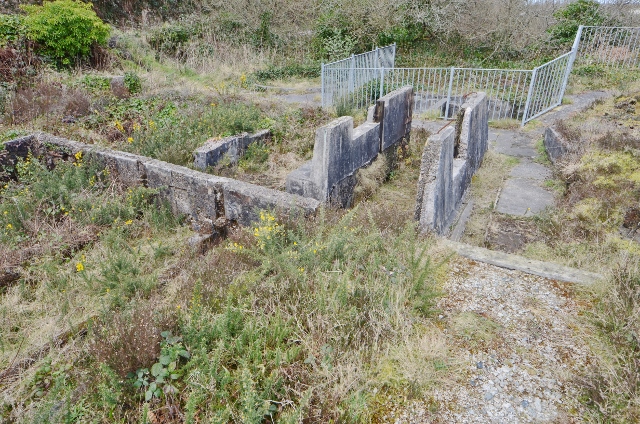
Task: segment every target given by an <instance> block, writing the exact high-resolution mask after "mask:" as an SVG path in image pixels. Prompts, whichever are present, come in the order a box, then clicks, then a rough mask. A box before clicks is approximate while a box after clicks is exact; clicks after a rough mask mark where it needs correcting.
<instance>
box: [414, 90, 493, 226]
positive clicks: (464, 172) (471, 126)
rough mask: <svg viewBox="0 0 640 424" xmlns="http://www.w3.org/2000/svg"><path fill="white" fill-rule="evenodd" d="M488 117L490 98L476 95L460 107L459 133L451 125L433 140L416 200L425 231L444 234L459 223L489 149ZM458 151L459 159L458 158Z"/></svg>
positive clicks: (419, 180) (469, 97)
mask: <svg viewBox="0 0 640 424" xmlns="http://www.w3.org/2000/svg"><path fill="white" fill-rule="evenodd" d="M488 118H489V114H488V109H487V97H486V95H485V94H484V93H475V94H472V95H470V96H468V97H467V101H466V102H465V103H464V104H463V105H462V106H461V108H460V114H459V117H458V125H459V132H458V129H457V128H456V127H455V126H448V127H445V128H443V129H442V130H440V132H439V133H438V134H436V135H435V136H431V137H429V140H428V142H427V145H426V146H425V149H424V151H423V156H422V163H421V167H420V177H419V179H418V194H417V198H416V211H415V217H416V219H417V220H418V221H419V223H420V229H421V231H423V232H427V231H431V230H433V231H435V232H436V233H438V234H443V233H445V232H446V231H447V230H448V227H449V226H450V225H451V224H452V223H453V221H454V220H455V216H456V210H457V209H458V208H459V206H460V204H461V203H462V199H463V198H464V194H465V192H466V190H467V188H468V187H469V185H470V184H471V178H472V177H473V174H474V173H475V171H476V170H477V169H478V168H479V167H480V165H481V163H482V160H483V158H484V154H485V152H486V151H487V149H488V146H489V143H488V138H489V137H488V131H489V127H488ZM449 139H451V140H452V141H451V143H452V145H451V149H449V147H450V146H449V144H450V141H449ZM456 144H457V146H458V148H457V149H456V148H455V147H456ZM456 150H457V154H458V157H457V158H455V159H454V152H455V151H456Z"/></svg>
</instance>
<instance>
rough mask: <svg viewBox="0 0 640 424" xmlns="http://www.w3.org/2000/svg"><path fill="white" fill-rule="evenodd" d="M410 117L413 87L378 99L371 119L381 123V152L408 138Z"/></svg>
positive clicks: (395, 91) (411, 115)
mask: <svg viewBox="0 0 640 424" xmlns="http://www.w3.org/2000/svg"><path fill="white" fill-rule="evenodd" d="M412 117H413V87H411V86H406V87H402V88H400V89H398V90H394V91H392V92H391V93H389V94H387V95H385V96H383V97H380V99H379V100H378V102H377V104H376V110H375V111H374V113H373V118H374V120H375V121H376V122H382V137H381V144H380V151H381V152H382V151H384V150H386V149H387V148H388V147H389V146H391V145H393V144H396V143H398V142H399V141H400V140H402V139H403V138H405V137H408V136H409V134H410V132H411V120H412Z"/></svg>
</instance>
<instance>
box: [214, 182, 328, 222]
mask: <svg viewBox="0 0 640 424" xmlns="http://www.w3.org/2000/svg"><path fill="white" fill-rule="evenodd" d="M222 192H223V195H222V197H223V199H224V210H225V216H226V218H227V219H229V220H233V221H236V222H238V223H239V224H240V225H249V224H251V223H252V222H256V221H258V220H259V216H260V210H273V211H276V212H277V213H284V214H291V213H295V211H298V212H300V213H303V214H304V215H305V216H306V215H310V214H313V213H315V212H316V210H317V209H318V207H320V204H321V203H320V202H319V201H317V200H314V199H310V198H307V197H302V196H298V195H295V194H290V193H284V192H281V191H277V190H272V189H269V188H265V187H260V186H256V185H253V184H249V183H244V182H241V181H236V180H229V181H227V182H225V183H224V184H222Z"/></svg>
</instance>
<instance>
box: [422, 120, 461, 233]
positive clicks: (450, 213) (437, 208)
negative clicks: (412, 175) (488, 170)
mask: <svg viewBox="0 0 640 424" xmlns="http://www.w3.org/2000/svg"><path fill="white" fill-rule="evenodd" d="M454 143H455V130H454V128H452V127H447V128H445V129H444V130H443V131H442V132H441V133H439V134H435V135H433V136H431V137H429V140H428V142H427V145H426V146H425V151H424V153H423V158H422V165H421V169H420V179H419V181H418V187H419V191H420V188H421V187H422V194H420V193H419V194H418V199H419V200H421V207H420V208H419V209H417V210H416V214H419V225H420V230H421V231H422V232H427V231H431V230H433V231H435V232H436V233H437V234H443V233H444V232H446V230H447V228H448V227H449V225H450V224H451V223H452V221H453V218H454V215H455V213H454V212H455V198H454V196H455V193H454V190H453V147H454Z"/></svg>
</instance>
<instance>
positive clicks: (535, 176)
mask: <svg viewBox="0 0 640 424" xmlns="http://www.w3.org/2000/svg"><path fill="white" fill-rule="evenodd" d="M551 175H552V173H551V170H550V169H549V168H547V167H546V166H544V165H542V164H540V163H537V162H531V161H529V160H523V161H521V162H520V163H519V164H518V165H516V166H514V167H513V169H512V170H511V173H510V174H509V176H510V177H513V178H528V179H530V180H537V181H545V180H547V179H549V178H551Z"/></svg>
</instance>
